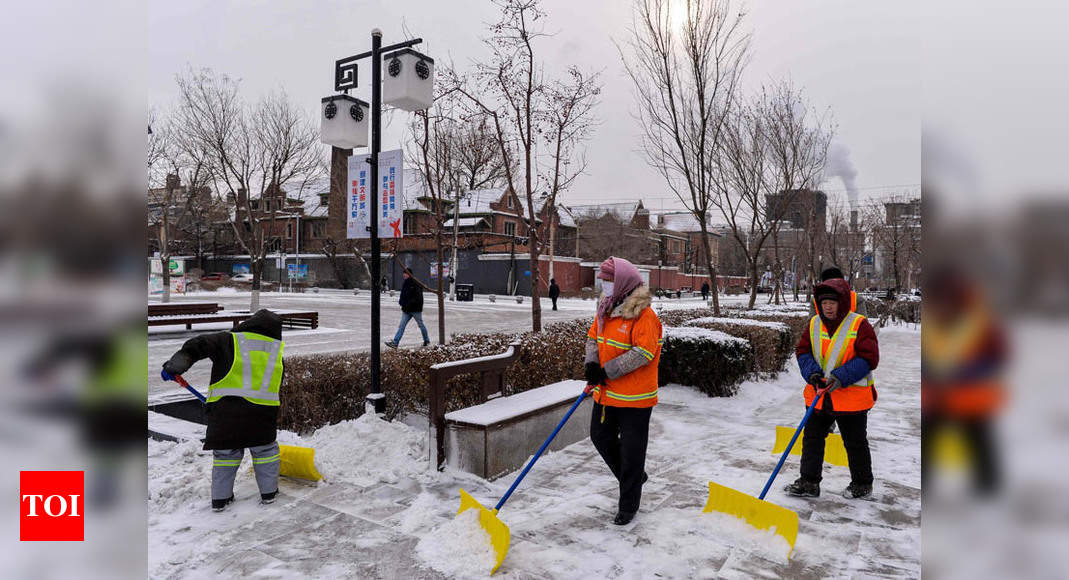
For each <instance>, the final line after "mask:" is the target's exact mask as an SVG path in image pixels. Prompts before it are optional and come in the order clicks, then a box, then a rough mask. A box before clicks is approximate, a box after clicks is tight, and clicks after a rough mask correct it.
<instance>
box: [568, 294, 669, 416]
mask: <svg viewBox="0 0 1069 580" xmlns="http://www.w3.org/2000/svg"><path fill="white" fill-rule="evenodd" d="M587 337H588V338H591V339H593V340H596V341H597V343H598V359H599V361H600V362H601V366H605V363H607V362H609V361H610V360H612V359H614V358H616V357H618V356H620V355H623V354H625V353H628V352H631V351H637V352H638V353H639V354H641V355H642V357H643V358H645V359H646V360H648V361H650V362H649V363H648V364H645V365H642V366H641V367H639V368H637V369H635V370H634V371H631V372H630V373H627V374H626V375H623V376H620V377H616V378H615V379H607V380H606V381H605V383H606V385H608V386H607V387H600V386H599V387H595V388H594V390H593V395H594V402H596V403H598V404H600V405H605V406H607V407H639V408H645V407H653V406H654V405H656V404H657V367H658V366H659V365H660V364H661V345H663V344H664V339H663V337H662V336H661V321H660V319H658V318H657V313H655V312H654V311H653V309H652V308H650V307H648V306H647V307H646V309H645V310H643V311H642V313H641V314H639V315H638V318H631V319H629V318H623V317H619V316H616V317H612V318H609V319H608V320H606V321H605V328H603V329H601V332H598V320H597V317H595V318H594V324H593V325H591V327H590V331H589V332H588V333H587Z"/></svg>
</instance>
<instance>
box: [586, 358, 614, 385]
mask: <svg viewBox="0 0 1069 580" xmlns="http://www.w3.org/2000/svg"><path fill="white" fill-rule="evenodd" d="M585 376H586V384H588V385H601V384H604V383H605V380H606V379H608V378H609V375H607V374H605V369H603V368H601V365H600V364H598V363H596V362H588V363H586V373H585Z"/></svg>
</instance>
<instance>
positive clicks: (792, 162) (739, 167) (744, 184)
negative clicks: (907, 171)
mask: <svg viewBox="0 0 1069 580" xmlns="http://www.w3.org/2000/svg"><path fill="white" fill-rule="evenodd" d="M831 135H832V129H831V127H830V126H829V123H828V121H827V118H826V116H824V115H816V114H814V113H813V112H812V109H811V107H810V106H809V104H808V102H807V101H806V99H805V98H804V96H803V95H802V93H801V92H800V91H796V90H795V89H794V87H793V86H792V85H791V84H790V83H787V82H783V83H778V84H775V85H773V86H772V87H771V88H764V89H762V90H761V92H760V93H759V94H758V95H757V96H756V97H755V98H754V100H753V102H752V103H750V104H747V105H745V106H739V107H736V108H735V109H734V110H732V112H731V114H730V118H729V120H728V122H727V123H726V124H725V128H724V132H723V140H722V143H721V147H719V148H718V150H717V155H716V156H715V159H714V161H715V163H716V167H717V171H718V174H719V175H718V179H717V180H716V181H715V184H716V187H717V189H718V191H717V195H716V197H715V199H714V201H713V202H714V203H715V205H716V206H717V207H718V208H719V209H720V212H721V215H723V217H724V219H725V220H726V221H727V224H728V227H729V229H730V230H731V234H732V236H733V237H734V238H735V239H736V241H737V242H738V243H739V245H740V246H741V247H742V250H743V252H744V253H745V254H746V259H747V262H748V263H749V270H750V284H751V288H750V302H749V308H753V307H754V303H755V302H756V300H757V287H758V282H759V278H760V266H761V263H760V257H761V250H762V249H763V248H764V246H765V243H766V242H767V241H768V240H769V238H770V237H771V236H772V235H773V234H774V233H776V232H777V231H778V228H779V224H780V222H781V221H782V220H783V218H784V215H785V214H786V212H787V211H788V210H789V208H790V207H791V206H792V204H793V202H794V200H795V198H796V197H797V195H798V193H799V192H801V191H803V190H806V189H809V188H812V187H815V186H816V185H818V184H819V183H821V182H822V181H823V168H824V162H825V160H826V158H827V149H828V144H829V142H830V140H831ZM811 225H812V224H811ZM747 242H748V243H747Z"/></svg>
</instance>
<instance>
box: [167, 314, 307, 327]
mask: <svg viewBox="0 0 1069 580" xmlns="http://www.w3.org/2000/svg"><path fill="white" fill-rule="evenodd" d="M272 312H274V313H275V314H278V315H279V317H280V318H282V324H284V325H286V326H289V327H290V328H312V329H314V328H319V313H318V312H311V311H307V312H306V311H297V310H272ZM250 317H252V313H251V312H243V311H238V310H231V311H229V312H226V313H217V314H188V315H181V314H180V315H172V316H149V318H148V325H149V326H174V325H185V327H186V330H192V329H193V325H194V324H208V323H219V322H229V323H231V324H232V325H233V326H237V325H239V324H241V323H242V322H245V321H246V320H248V319H249V318H250Z"/></svg>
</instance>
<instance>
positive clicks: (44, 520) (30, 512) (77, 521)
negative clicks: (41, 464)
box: [19, 471, 85, 542]
mask: <svg viewBox="0 0 1069 580" xmlns="http://www.w3.org/2000/svg"><path fill="white" fill-rule="evenodd" d="M84 498H85V473H84V472H82V471H20V472H19V540H21V541H23V542H34V541H45V542H49V541H51V542H81V541H83V540H84V539H85V516H84V514H85V509H84V501H83V500H84Z"/></svg>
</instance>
